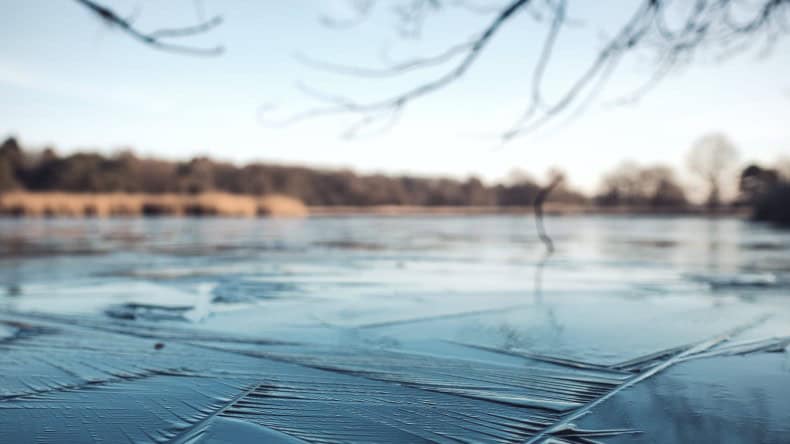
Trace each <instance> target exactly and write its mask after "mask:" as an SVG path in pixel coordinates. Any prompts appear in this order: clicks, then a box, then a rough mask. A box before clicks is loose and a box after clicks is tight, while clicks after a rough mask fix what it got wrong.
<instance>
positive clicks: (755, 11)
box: [279, 0, 790, 142]
mask: <svg viewBox="0 0 790 444" xmlns="http://www.w3.org/2000/svg"><path fill="white" fill-rule="evenodd" d="M571 1H572V0H512V1H510V2H508V3H507V4H505V5H504V6H502V7H501V8H499V9H496V10H493V17H492V18H491V19H489V20H490V21H489V23H488V24H487V25H486V26H485V27H484V28H483V29H482V31H481V32H480V33H478V34H476V36H475V37H473V38H472V39H471V40H468V39H462V40H461V42H460V43H458V44H455V45H451V46H449V47H447V48H446V49H445V50H444V51H441V52H439V53H438V54H436V55H433V56H428V57H415V58H412V59H409V60H404V61H401V62H399V63H395V64H392V65H390V66H387V67H384V68H371V67H364V66H348V65H338V64H333V63H329V62H325V61H321V60H318V59H314V58H311V57H307V56H300V57H299V59H300V60H301V61H302V62H303V63H304V64H305V65H307V66H309V67H312V68H315V69H318V70H323V71H329V72H333V73H336V74H343V75H348V76H352V77H366V78H367V77H369V78H379V77H381V78H384V77H399V76H402V75H405V74H407V73H409V72H413V71H416V70H421V69H427V68H433V69H437V68H439V67H444V68H445V69H444V70H443V71H442V72H440V73H439V74H437V75H435V76H434V77H432V78H429V79H428V80H427V81H424V82H423V83H417V84H416V85H412V86H410V87H406V88H405V89H403V90H401V91H400V92H396V93H394V94H392V95H390V96H384V97H383V98H381V99H378V100H371V101H357V100H354V99H353V97H350V96H343V95H340V94H334V93H329V92H326V91H317V90H315V89H312V88H310V89H311V90H312V93H311V94H309V95H311V96H312V97H313V98H315V99H317V100H318V102H319V103H320V105H319V106H318V107H317V108H315V109H308V110H306V111H303V112H300V113H297V114H294V115H292V116H290V117H289V118H286V119H284V120H281V121H280V122H279V124H281V125H287V124H293V123H297V122H300V121H303V120H306V119H312V118H315V117H319V116H325V115H332V114H351V115H356V116H357V117H358V120H357V121H356V122H355V123H353V124H352V125H351V126H352V128H353V131H350V132H349V133H347V135H352V136H353V133H355V132H356V131H358V130H359V129H361V128H364V127H365V126H367V125H371V124H373V123H374V122H378V121H380V120H382V119H384V118H389V116H391V115H393V114H398V113H400V112H401V111H402V110H403V109H404V108H405V107H406V106H407V105H410V104H411V103H413V102H416V101H418V100H420V99H422V98H424V97H425V96H428V95H430V94H432V93H435V92H437V91H439V90H441V89H444V88H446V87H448V86H450V85H451V84H453V83H455V82H457V81H458V80H459V79H460V78H462V77H463V76H465V75H467V74H468V72H469V71H470V69H471V68H472V66H473V65H474V64H475V63H476V62H477V61H478V60H479V58H480V56H481V54H482V53H483V52H484V51H486V50H487V49H488V47H489V46H490V43H491V41H492V40H493V39H494V38H495V36H497V35H498V34H499V33H500V32H501V30H502V29H503V28H504V27H505V26H513V25H512V23H513V18H514V17H516V16H517V15H518V14H519V13H526V14H528V15H529V16H530V17H532V18H533V19H534V20H535V22H538V23H547V24H548V32H547V33H546V35H545V36H544V37H543V38H542V41H541V49H540V54H539V56H538V58H537V61H536V62H535V65H534V67H533V69H532V71H533V75H532V80H531V82H532V84H531V89H530V91H531V92H530V95H529V98H528V104H527V107H526V108H525V110H524V112H523V113H522V114H521V116H519V117H518V118H516V119H514V122H513V124H511V125H510V126H509V127H508V128H506V129H505V130H504V131H502V132H501V134H500V138H501V140H502V141H503V142H507V141H509V140H512V139H514V138H517V137H520V136H523V135H526V134H530V133H532V132H533V131H535V130H538V129H540V128H541V127H543V126H544V125H545V124H547V123H549V122H551V121H553V120H554V119H555V118H557V117H558V116H559V115H561V114H565V113H568V112H569V110H571V109H573V108H575V107H577V108H578V110H577V111H576V113H577V114H578V113H580V112H581V111H582V110H584V109H585V108H586V107H587V106H588V105H589V103H590V102H592V100H593V99H594V98H596V97H597V95H598V94H599V93H600V92H601V91H602V90H603V89H604V88H605V85H606V82H607V80H608V78H609V77H610V76H611V75H612V74H613V73H614V72H615V71H616V69H617V67H618V65H619V64H620V62H621V61H622V59H623V58H624V56H625V55H627V54H630V53H634V52H637V51H645V50H646V51H650V52H652V53H653V54H654V57H655V60H656V61H655V68H654V72H653V74H652V75H650V76H649V78H648V79H647V81H646V82H645V84H644V85H642V86H640V87H639V88H637V89H636V90H635V91H633V92H632V93H630V94H628V95H627V96H626V97H623V98H621V99H618V100H616V101H614V102H613V103H614V104H623V103H632V102H635V101H637V100H639V99H640V98H641V97H642V96H643V95H644V94H647V93H648V92H649V91H651V90H652V89H654V88H655V87H656V86H657V85H658V84H660V83H661V81H662V80H663V79H664V78H666V76H667V75H668V74H670V73H671V72H673V70H675V69H676V68H678V67H680V66H682V65H685V64H688V63H691V62H692V61H693V60H694V59H695V56H696V54H697V53H698V52H699V51H702V50H713V51H716V52H718V53H719V54H720V55H721V57H722V58H727V57H732V56H733V55H736V54H739V53H742V52H744V51H746V50H748V49H750V48H751V47H752V46H753V45H755V44H756V43H758V42H760V41H761V40H765V45H766V47H767V48H769V49H770V47H771V46H772V45H773V44H775V42H776V41H777V40H779V38H780V37H784V36H786V35H787V34H788V33H789V32H790V19H788V15H789V14H788V12H789V10H790V0H756V1H747V0H694V1H693V4H692V5H691V8H690V9H689V10H688V11H687V12H686V14H685V16H682V17H681V19H680V20H677V19H675V20H670V17H671V18H676V16H677V12H678V11H677V5H675V3H677V2H672V1H670V0H635V1H634V3H635V9H634V12H633V14H632V15H631V16H630V18H628V19H627V20H626V21H625V22H624V23H623V24H622V26H620V28H619V30H618V31H617V32H615V33H614V36H613V37H611V38H609V39H608V40H607V41H606V42H605V44H604V45H603V47H602V48H601V49H600V51H599V52H598V53H597V55H596V56H595V57H594V58H593V60H592V61H591V63H590V64H589V65H588V67H587V68H586V69H584V70H583V71H581V72H580V73H578V75H577V76H576V79H575V80H573V81H572V82H571V83H570V84H569V85H568V86H567V88H566V89H565V90H564V91H563V92H562V93H561V94H560V95H559V96H558V98H556V99H555V100H554V101H549V100H547V99H546V97H544V93H543V82H544V78H545V77H546V75H547V72H548V71H549V68H550V66H551V65H552V62H553V61H554V49H555V46H556V44H557V40H558V37H559V35H560V34H561V33H562V31H563V29H565V28H567V27H569V26H575V23H576V21H575V20H570V19H569V18H568V16H567V7H568V4H569V3H570V2H571ZM372 3H375V2H370V1H368V2H366V3H365V10H364V13H365V15H366V16H367V15H369V13H370V10H371V9H372V8H373V5H372ZM407 3H408V5H407V6H408V8H406V9H404V8H400V9H397V10H398V11H400V12H398V18H399V19H400V20H401V21H407V22H409V21H416V22H417V25H419V26H422V25H423V23H424V22H425V19H426V15H427V14H428V13H429V12H430V13H436V12H437V11H439V10H440V9H441V6H447V7H463V8H464V9H466V10H472V11H475V12H477V13H479V14H481V16H488V15H491V13H492V9H491V7H490V6H486V7H484V8H482V7H479V5H474V4H470V3H466V2H461V1H450V0H445V1H440V0H422V1H411V2H407ZM470 5H471V6H470ZM673 6H674V8H673ZM404 11H408V13H404ZM403 26H406V25H403ZM407 27H408V26H407Z"/></svg>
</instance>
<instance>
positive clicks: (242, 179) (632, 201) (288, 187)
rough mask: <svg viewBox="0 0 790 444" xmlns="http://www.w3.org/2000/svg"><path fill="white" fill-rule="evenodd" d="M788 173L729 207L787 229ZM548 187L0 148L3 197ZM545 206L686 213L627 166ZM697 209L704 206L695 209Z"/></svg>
mask: <svg viewBox="0 0 790 444" xmlns="http://www.w3.org/2000/svg"><path fill="white" fill-rule="evenodd" d="M782 171H784V170H779V169H770V168H762V167H760V166H757V165H749V166H747V167H746V168H744V169H743V170H742V171H741V172H740V174H739V175H737V176H735V177H732V178H731V179H730V180H735V181H738V187H739V191H740V193H739V196H738V198H737V199H736V200H735V201H732V202H728V203H724V205H725V206H733V205H734V206H745V207H751V208H752V210H753V214H754V216H755V218H757V219H761V220H769V221H774V222H778V223H781V224H784V225H790V176H788V174H787V173H783V172H782ZM541 188H542V186H541V184H540V183H538V182H537V181H535V180H533V179H531V178H530V177H529V176H527V175H525V174H514V175H512V177H510V178H509V179H508V180H507V181H506V182H505V183H499V184H494V185H486V184H484V183H483V182H482V181H480V180H479V179H477V178H474V177H471V178H468V179H466V180H457V179H450V178H427V177H415V176H404V175H402V176H390V175H382V174H370V175H363V174H356V173H354V172H353V171H350V170H346V169H336V170H332V169H317V168H306V167H299V166H284V165H275V164H266V163H251V164H247V165H243V166H237V165H234V164H232V163H227V162H218V161H216V160H212V159H209V158H206V157H196V158H193V159H191V160H189V161H182V162H176V161H166V160H161V159H154V158H142V157H138V156H136V155H135V154H134V153H132V152H130V151H122V152H119V153H117V154H114V155H111V156H105V155H102V154H98V153H92V152H79V153H75V154H69V155H65V156H61V155H58V154H57V153H56V152H55V151H54V150H53V149H39V150H32V149H23V148H22V147H21V146H20V145H19V143H18V141H17V140H16V139H15V138H8V139H6V140H5V141H4V142H3V143H2V145H0V193H2V192H7V191H14V190H24V191H32V192H39V191H41V192H44V191H59V192H74V193H114V192H122V193H144V194H153V195H156V194H173V193H175V194H184V195H197V194H202V193H210V192H225V193H232V194H239V195H248V196H265V195H271V194H282V195H287V196H291V197H294V198H298V199H300V200H301V201H302V202H304V203H305V204H307V205H311V206H374V205H414V206H499V207H508V206H511V207H517V206H530V205H532V204H533V202H534V200H535V197H536V195H537V194H538V193H539V191H540V190H541ZM710 196H711V197H710V198H709V199H708V202H707V203H706V206H707V207H708V209H711V210H715V209H716V208H717V207H719V206H721V205H722V202H720V200H719V199H718V184H716V183H714V184H712V186H711V190H710ZM548 201H550V202H555V203H566V204H574V205H584V204H591V205H596V206H599V207H628V208H645V209H652V210H654V211H657V212H667V211H685V210H688V209H689V208H691V207H693V205H690V204H689V201H688V199H687V195H686V191H685V190H684V188H683V187H682V186H681V185H680V184H679V182H678V180H677V179H676V175H675V173H674V171H673V170H672V169H671V168H669V167H666V166H661V165H654V166H640V165H638V164H634V163H628V162H626V163H623V164H621V165H620V166H618V167H617V168H615V169H614V170H613V171H611V172H609V173H608V174H606V175H604V176H603V177H602V180H601V186H600V188H599V191H598V193H596V194H595V195H594V196H591V197H590V196H586V195H584V194H582V193H581V192H578V191H575V190H573V189H572V188H569V187H568V186H567V184H566V183H565V182H562V183H561V184H560V185H559V186H558V187H556V188H554V189H553V190H552V192H551V194H550V196H549V199H548ZM697 208H699V207H697Z"/></svg>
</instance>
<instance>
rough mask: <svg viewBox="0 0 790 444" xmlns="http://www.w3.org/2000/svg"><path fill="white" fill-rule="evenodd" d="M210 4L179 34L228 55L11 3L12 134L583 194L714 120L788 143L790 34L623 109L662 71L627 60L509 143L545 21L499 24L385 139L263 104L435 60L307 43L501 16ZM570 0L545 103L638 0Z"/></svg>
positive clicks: (161, 10) (469, 28)
mask: <svg viewBox="0 0 790 444" xmlns="http://www.w3.org/2000/svg"><path fill="white" fill-rule="evenodd" d="M103 3H104V4H107V5H111V6H113V7H114V8H116V9H117V10H118V11H120V12H122V13H127V14H129V15H134V16H135V17H136V18H135V23H136V24H137V25H138V26H139V27H140V28H143V29H151V30H152V29H157V28H160V27H173V26H178V25H182V24H184V25H189V24H192V23H194V22H195V21H196V20H197V17H196V16H197V15H198V13H199V11H197V10H196V8H195V6H194V2H193V1H192V0H172V1H169V2H161V1H154V0H148V1H143V0H139V1H134V0H103ZM199 3H202V5H203V6H202V8H200V9H202V10H203V13H204V14H205V15H206V16H209V15H213V14H215V13H216V14H221V15H222V16H223V18H224V20H225V21H224V23H223V24H222V25H221V26H220V27H219V28H217V29H216V30H214V31H212V32H210V33H208V34H205V35H202V36H200V37H198V38H194V39H186V40H185V41H184V43H187V44H192V45H205V46H213V45H215V44H221V45H223V46H224V47H225V48H226V51H225V53H224V54H223V55H221V56H219V57H214V58H205V57H190V56H186V55H180V54H174V53H169V52H162V51H157V50H154V49H152V48H150V47H147V46H145V45H142V44H140V43H139V42H137V41H134V40H132V39H130V38H129V37H127V36H126V35H125V34H123V33H121V32H119V31H117V30H114V29H110V28H108V27H107V26H105V25H104V24H102V23H101V22H99V21H98V20H97V19H96V18H95V17H94V16H92V15H90V14H89V13H88V12H87V11H86V10H85V9H84V8H83V7H81V6H79V5H78V4H77V3H76V2H74V1H52V0H26V1H23V2H20V1H13V0H0V4H2V6H3V8H2V10H3V14H2V15H0V40H2V42H3V43H2V45H0V98H2V100H0V136H3V135H6V134H8V135H16V136H18V137H19V138H20V139H21V141H22V143H23V145H25V146H43V145H52V146H55V147H57V148H58V149H59V150H60V151H62V152H70V151H74V150H77V149H87V148H89V149H97V150H100V151H103V152H112V151H114V150H117V149H119V148H122V147H131V148H133V149H135V150H136V151H137V152H139V153H142V154H146V155H155V156H161V157H167V158H187V157H191V156H194V155H210V156H212V157H215V158H218V159H224V160H231V161H234V162H247V161H253V160H264V161H275V162H282V163H294V164H309V165H315V166H328V167H351V168H354V169H356V170H359V171H362V172H372V171H382V172H387V173H401V172H409V173H417V174H440V175H450V176H456V177H464V176H467V175H470V174H474V175H477V176H480V177H482V178H484V179H486V180H489V181H493V180H497V179H501V178H504V177H505V176H506V175H507V174H508V173H509V172H510V171H511V170H513V169H514V168H519V169H522V170H526V171H528V172H529V173H531V174H533V175H535V176H538V177H541V176H542V175H543V174H545V172H546V171H547V170H548V169H549V168H551V167H554V166H556V167H560V168H562V169H564V170H565V171H567V172H568V175H569V176H570V179H571V182H572V183H573V184H575V185H577V186H580V187H582V188H584V189H586V190H588V191H591V190H594V188H595V186H596V185H597V183H598V180H599V178H600V176H601V174H603V173H605V172H606V171H608V170H610V169H611V168H613V167H615V166H616V165H617V164H619V163H620V162H622V161H623V160H633V161H637V162H639V163H656V162H660V163H666V164H669V165H672V166H675V167H677V168H678V169H680V170H681V171H683V170H685V156H686V152H687V151H688V149H689V147H690V146H691V144H692V143H693V142H694V140H695V139H696V138H698V137H699V136H701V135H703V134H705V133H708V132H711V131H722V132H724V133H726V134H727V135H728V136H729V137H730V138H731V139H732V140H733V141H734V142H735V144H736V145H737V146H738V147H739V149H740V153H741V158H742V160H743V161H744V162H746V161H760V162H766V163H768V162H772V161H774V160H776V159H777V158H778V157H780V156H782V155H790V125H788V124H789V123H790V119H789V118H788V116H790V42H788V41H781V42H780V43H779V45H777V46H776V47H775V48H774V50H773V51H772V53H771V54H770V55H769V56H768V57H762V58H761V57H759V56H758V54H759V52H760V51H759V48H758V49H756V50H755V51H752V52H749V53H747V54H745V55H742V56H740V57H738V58H735V59H732V60H729V61H726V62H718V61H716V60H714V57H712V56H703V57H700V58H699V60H698V61H697V62H696V63H695V64H693V65H692V66H690V67H688V68H685V69H683V70H682V71H679V72H677V73H674V74H673V75H672V76H670V77H669V78H667V79H666V80H665V81H664V82H663V83H661V84H660V86H659V87H658V88H657V89H655V90H653V91H652V92H650V93H649V94H648V95H647V96H645V97H644V98H643V99H642V100H640V101H639V102H638V103H637V104H634V105H628V106H612V105H611V102H612V101H613V100H614V99H617V98H619V97H621V96H622V95H623V94H625V93H627V92H629V91H631V90H633V89H634V88H635V87H637V86H638V85H639V84H640V83H641V82H643V81H645V79H646V78H647V77H648V76H649V75H650V73H651V68H652V67H653V65H652V64H651V60H650V58H649V57H647V56H646V55H635V56H632V57H630V58H628V59H627V60H625V61H624V63H623V64H621V66H620V67H619V69H618V71H617V72H616V73H615V75H614V76H613V77H612V79H611V81H610V84H609V87H608V88H607V89H606V90H604V92H603V94H602V95H601V97H600V98H599V99H597V100H595V101H593V102H591V104H590V106H589V107H588V108H587V109H586V111H585V112H584V113H583V114H581V115H579V116H578V117H577V118H575V119H572V120H570V121H567V119H565V118H560V119H559V120H557V121H555V122H554V124H553V125H550V126H548V127H547V128H546V129H545V130H543V131H540V132H538V133H535V134H532V135H529V136H527V137H523V138H520V139H517V140H515V141H513V142H511V143H509V144H507V145H505V146H504V147H501V148H497V143H496V140H495V139H494V138H493V135H494V134H496V133H498V132H501V131H502V130H505V129H506V128H507V127H508V126H509V125H510V124H511V122H512V121H513V120H514V118H515V117H517V116H518V115H519V112H520V111H522V110H523V109H524V108H526V107H527V105H528V95H529V81H530V77H531V69H532V67H533V65H534V62H535V59H536V57H537V54H538V49H539V44H540V41H541V39H542V38H543V36H544V33H545V28H543V27H541V26H540V25H538V24H536V23H535V22H534V21H532V20H531V19H530V18H529V17H528V16H526V15H523V16H520V17H517V18H516V19H514V21H513V22H512V23H509V24H508V25H507V27H505V28H503V29H502V31H501V33H500V34H499V35H497V36H496V39H495V40H494V42H493V43H492V45H491V46H490V48H489V49H488V50H487V51H486V52H485V53H484V54H483V56H482V57H481V58H480V59H479V60H478V62H477V63H476V65H474V66H473V68H472V69H471V70H470V71H469V73H468V74H467V76H465V77H464V78H463V79H462V80H461V81H460V82H458V83H457V84H454V85H452V86H451V87H449V88H446V89H444V90H442V91H440V92H438V93H437V94H434V95H430V96H427V97H425V98H424V99H420V100H418V101H415V102H413V103H412V104H410V105H409V106H408V107H407V108H406V110H405V112H404V113H403V116H402V118H401V120H400V121H399V122H398V124H397V125H396V126H394V127H393V128H392V129H391V130H390V131H388V132H387V133H384V134H382V135H378V136H373V137H361V138H358V139H355V140H345V139H343V138H342V137H341V134H342V133H343V131H344V130H345V129H346V128H348V125H349V124H350V122H351V121H352V120H350V119H349V118H348V117H342V116H341V117H330V118H321V119H315V120H310V121H307V122H304V123H301V124H298V125H293V126H289V127H286V128H271V127H268V126H266V125H264V124H262V123H261V121H260V117H261V113H262V112H263V113H264V115H265V117H271V118H275V117H280V116H285V115H287V114H288V113H291V112H298V111H302V110H306V109H310V108H311V107H314V106H316V105H317V104H316V103H315V102H314V101H312V99H310V98H309V97H306V96H305V95H304V94H303V93H301V92H300V91H299V89H298V88H297V84H298V83H299V82H303V83H305V84H308V85H311V86H313V87H316V88H320V89H323V90H328V91H332V92H336V93H338V94H342V95H345V96H350V97H354V98H359V99H377V98H384V97H389V96H391V95H392V94H393V93H394V92H397V91H399V90H400V89H399V88H403V87H405V86H408V85H414V84H416V83H417V82H419V81H420V80H425V79H426V78H428V77H429V76H430V75H436V74H437V73H439V72H440V71H439V70H432V71H431V70H429V71H428V72H425V73H414V74H410V75H409V76H408V77H407V78H405V79H369V78H354V77H347V76H342V75H337V74H331V73H326V72H322V71H320V70H317V69H314V68H311V67H308V66H305V65H304V64H303V63H301V62H299V60H298V59H297V57H295V55H296V54H298V53H303V54H307V55H310V56H312V57H315V58H320V59H323V60H328V61H332V62H335V63H343V64H352V65H362V66H383V63H384V62H383V61H382V56H381V54H382V52H383V51H384V50H386V51H387V53H388V54H389V57H391V58H394V59H405V58H408V57H409V56H414V55H425V54H431V53H435V52H438V51H440V50H441V49H442V48H444V47H445V46H446V45H448V44H451V43H453V42H456V43H457V42H460V41H462V40H464V39H466V38H468V37H469V36H471V35H473V34H474V33H475V32H477V31H479V30H480V29H482V28H483V27H484V26H485V25H486V24H487V22H488V20H489V17H488V16H481V15H479V14H474V13H469V12H467V11H463V10H457V9H452V10H445V11H442V12H441V13H439V14H437V15H435V16H433V17H431V18H429V20H428V21H427V22H426V24H425V27H424V29H423V32H422V33H421V37H420V38H419V39H416V40H409V39H403V38H402V37H401V36H399V34H398V32H397V29H396V24H395V20H394V18H393V15H392V14H391V13H388V11H387V9H388V7H387V3H386V1H383V2H380V3H381V4H383V6H384V7H383V8H379V12H378V13H375V14H373V15H372V16H371V17H369V18H368V19H367V20H365V21H363V22H362V23H360V24H359V25H358V26H355V27H352V28H349V29H329V28H327V27H325V26H322V25H321V24H320V23H319V22H320V20H319V17H320V16H321V15H322V14H328V15H332V16H334V17H342V16H344V15H346V14H347V13H348V11H347V8H346V7H345V2H344V0H312V1H311V0H294V1H288V2H282V1H252V0H246V1H245V0H239V1H233V2H219V1H215V0H214V1H212V0H204V1H203V2H199ZM478 3H483V1H482V0H481V1H480V2H478ZM487 3H491V4H495V3H502V2H496V1H493V0H492V1H490V2H487ZM570 3H571V6H570V8H571V9H570V11H569V13H570V15H571V16H572V17H578V18H580V19H582V22H583V23H582V24H580V25H577V26H574V27H573V28H570V29H569V30H568V31H567V33H566V34H564V35H563V37H561V39H560V40H559V42H558V49H557V51H556V53H555V57H554V59H553V63H552V65H550V68H549V71H548V72H547V76H546V77H547V81H546V84H545V92H546V95H547V98H549V99H552V98H555V99H556V98H557V97H558V95H559V93H560V92H561V91H562V89H563V87H567V85H568V84H569V82H570V81H572V79H573V75H574V74H576V73H578V72H580V71H581V70H582V69H583V68H584V67H585V66H586V64H588V63H589V62H590V61H591V60H592V58H593V57H594V56H595V54H596V50H597V49H598V48H600V46H601V41H602V40H601V37H600V36H601V34H602V33H603V32H606V31H607V30H612V29H614V28H615V27H616V26H617V25H618V24H621V23H622V22H623V20H624V18H625V17H626V16H628V15H629V14H631V13H632V12H633V10H634V8H635V5H636V3H637V2H636V1H634V0H604V1H601V2H584V1H571V2H570ZM593 3H595V4H594V5H593ZM574 8H575V9H574Z"/></svg>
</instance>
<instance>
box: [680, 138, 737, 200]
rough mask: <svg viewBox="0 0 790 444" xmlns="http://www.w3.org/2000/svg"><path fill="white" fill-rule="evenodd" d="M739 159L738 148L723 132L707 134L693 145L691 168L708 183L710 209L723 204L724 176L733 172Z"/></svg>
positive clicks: (689, 158) (689, 161)
mask: <svg viewBox="0 0 790 444" xmlns="http://www.w3.org/2000/svg"><path fill="white" fill-rule="evenodd" d="M737 160H738V150H737V149H736V148H735V145H733V143H732V142H730V140H729V139H728V138H727V137H726V136H725V135H723V134H721V133H713V134H708V135H705V136H703V137H701V138H700V139H699V140H697V141H696V142H695V143H694V145H693V146H692V148H691V151H690V152H689V156H688V165H689V169H690V170H691V171H692V172H693V173H694V174H696V175H697V176H698V177H699V178H700V179H702V180H703V181H704V182H705V183H706V184H707V187H708V190H707V193H708V197H707V200H706V203H707V205H708V208H709V209H711V210H715V209H716V208H718V207H719V206H721V193H722V184H723V179H724V176H725V174H727V173H732V172H733V167H734V166H735V162H736V161H737Z"/></svg>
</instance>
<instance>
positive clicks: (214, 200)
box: [0, 191, 308, 217]
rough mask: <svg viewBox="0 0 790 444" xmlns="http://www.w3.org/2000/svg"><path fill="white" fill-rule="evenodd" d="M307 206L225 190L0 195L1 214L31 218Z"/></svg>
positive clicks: (253, 213) (240, 213) (302, 210)
mask: <svg viewBox="0 0 790 444" xmlns="http://www.w3.org/2000/svg"><path fill="white" fill-rule="evenodd" d="M307 213H308V211H307V207H305V205H304V204H303V203H302V202H301V201H300V200H298V199H294V198H292V197H288V196H281V195H270V196H263V197H255V196H246V195H234V194H227V193H203V194H196V195H185V194H161V195H159V194H127V193H107V194H84V193H60V192H53V193H32V192H26V191H15V192H9V193H4V194H0V214H3V215H13V216H31V217H50V216H65V217H86V216H87V217H110V216H230V217H257V216H273V217H302V216H306V215H307Z"/></svg>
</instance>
